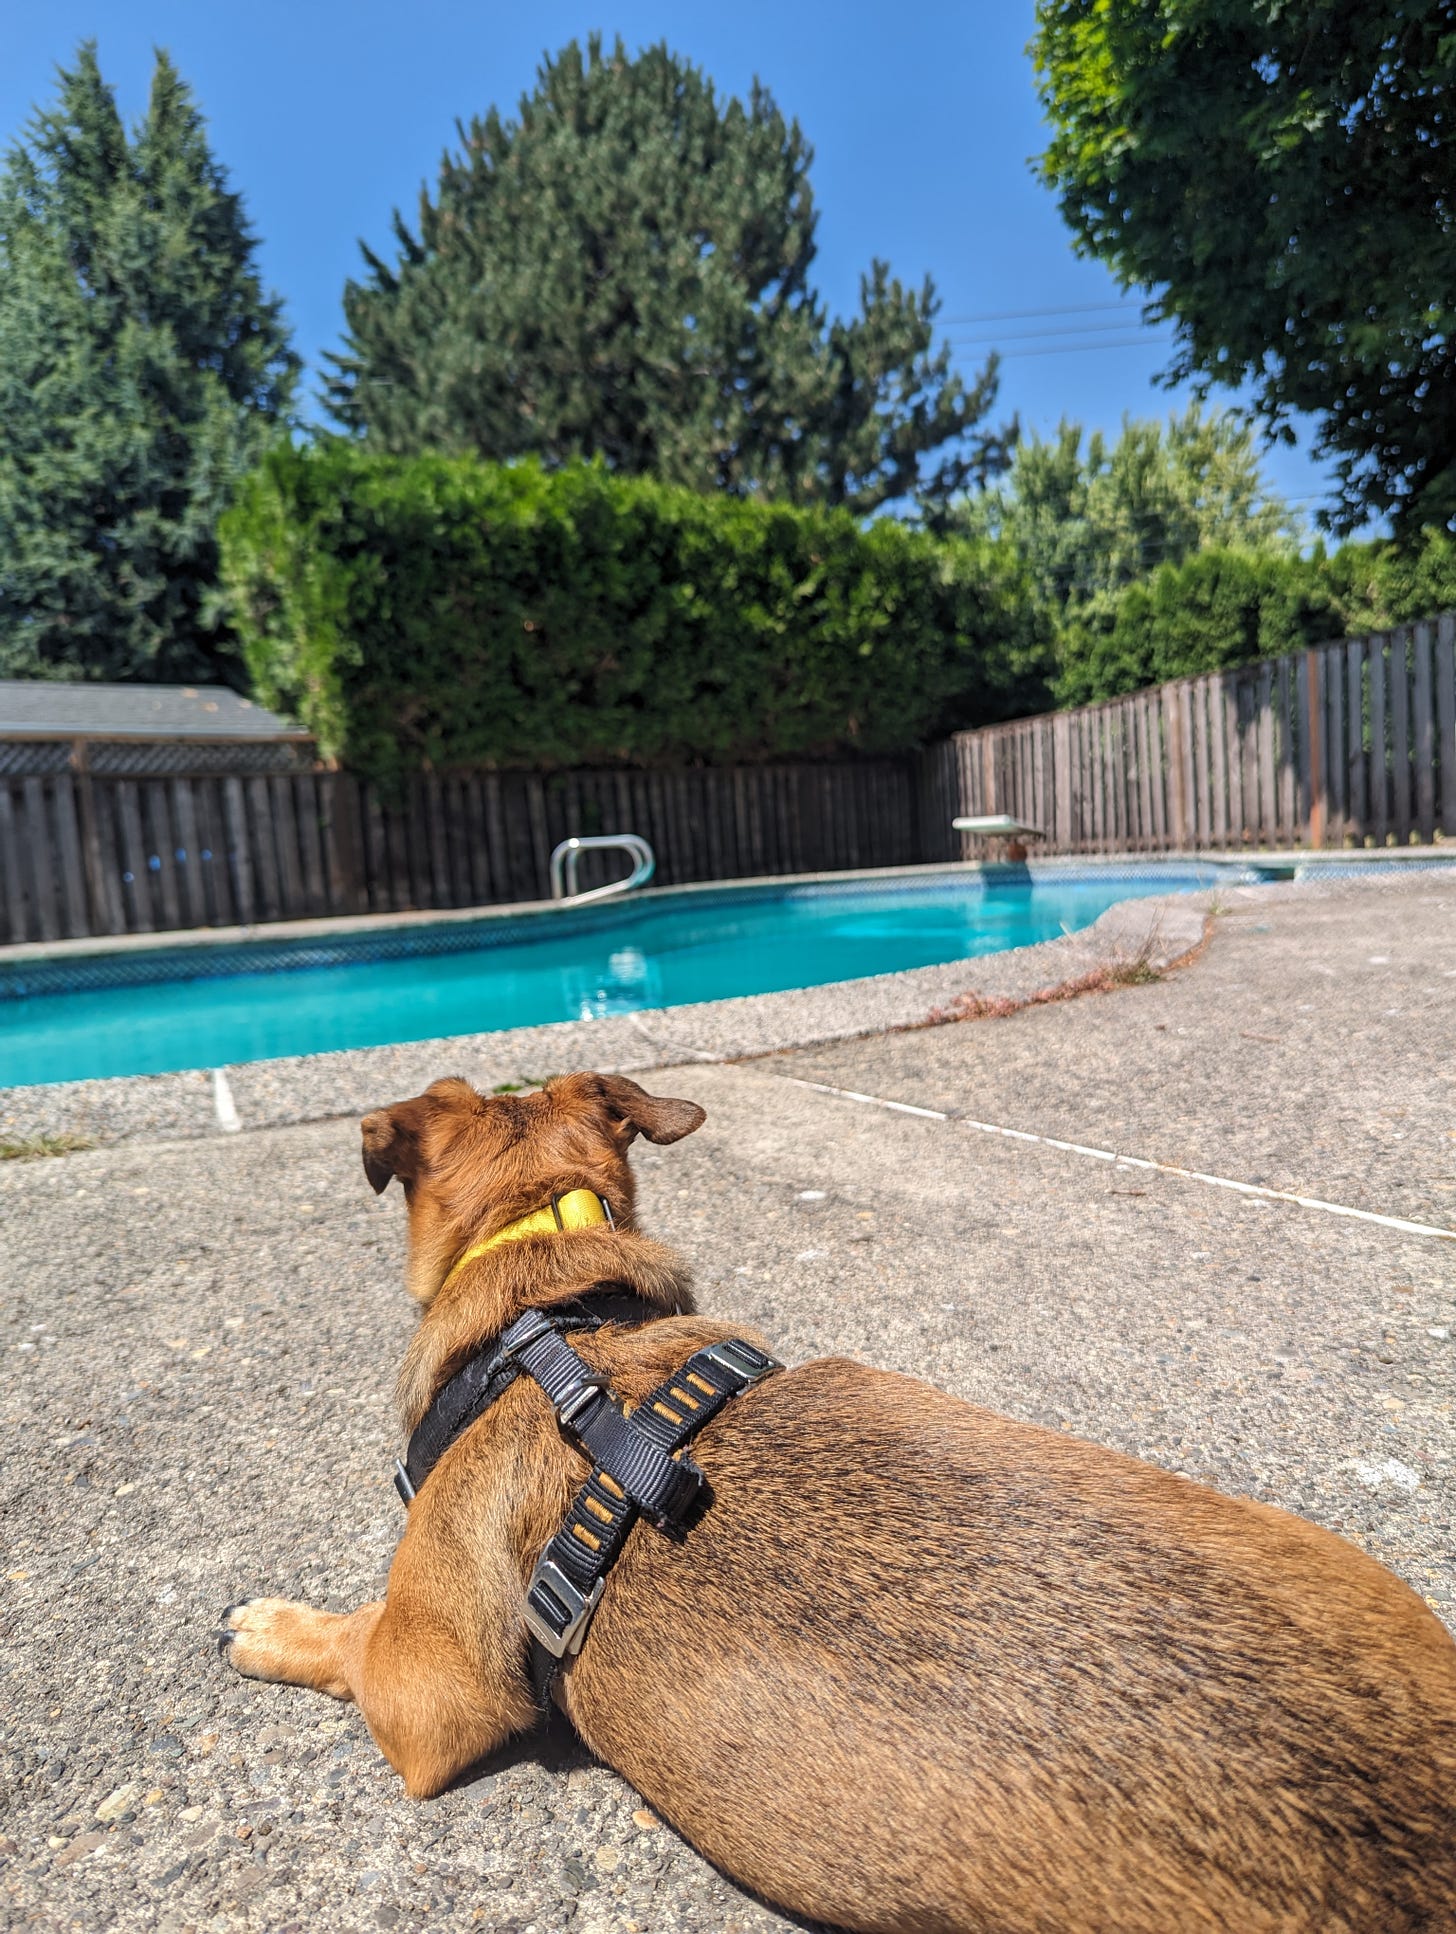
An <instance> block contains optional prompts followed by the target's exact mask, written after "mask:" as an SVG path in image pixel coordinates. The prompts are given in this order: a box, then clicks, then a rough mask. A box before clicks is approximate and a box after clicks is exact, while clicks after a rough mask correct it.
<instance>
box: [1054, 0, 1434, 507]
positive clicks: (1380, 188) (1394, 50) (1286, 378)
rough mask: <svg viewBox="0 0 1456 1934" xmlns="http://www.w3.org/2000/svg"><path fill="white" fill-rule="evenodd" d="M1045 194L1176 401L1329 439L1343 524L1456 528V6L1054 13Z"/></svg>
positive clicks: (1165, 3) (1262, 2)
mask: <svg viewBox="0 0 1456 1934" xmlns="http://www.w3.org/2000/svg"><path fill="white" fill-rule="evenodd" d="M1033 51H1034V54H1035V58H1036V64H1037V71H1038V74H1039V76H1040V84H1041V94H1042V99H1043V102H1044V104H1045V106H1046V108H1047V111H1048V114H1049V116H1050V119H1051V123H1052V129H1053V133H1052V139H1051V142H1050V145H1049V146H1048V148H1047V150H1046V153H1045V155H1044V156H1043V159H1042V167H1043V172H1044V175H1045V178H1046V180H1047V181H1048V182H1049V183H1050V184H1051V186H1052V187H1053V188H1055V189H1056V190H1057V192H1058V194H1059V196H1060V198H1061V206H1062V212H1063V214H1064V215H1065V217H1066V219H1067V221H1068V223H1069V224H1070V225H1071V228H1072V232H1073V234H1074V235H1075V237H1076V239H1077V242H1078V244H1079V246H1080V247H1081V248H1082V250H1083V251H1084V252H1086V253H1087V254H1090V255H1095V256H1098V257H1100V258H1101V259H1102V260H1103V261H1105V262H1107V263H1108V264H1109V265H1110V266H1111V267H1112V268H1113V269H1114V270H1115V271H1116V273H1117V274H1118V276H1119V277H1120V278H1121V280H1122V282H1123V283H1124V284H1125V285H1126V286H1127V287H1130V288H1134V287H1140V288H1143V289H1146V290H1147V291H1148V292H1149V296H1150V305H1149V312H1148V313H1149V314H1150V316H1152V317H1155V318H1161V319H1165V320H1171V321H1172V322H1173V323H1175V325H1176V329H1177V348H1176V352H1175V355H1174V359H1173V362H1172V364H1171V365H1170V368H1169V370H1168V372H1167V373H1168V376H1169V378H1170V379H1172V380H1180V381H1181V380H1184V379H1192V380H1194V381H1196V382H1198V383H1199V384H1201V385H1202V386H1203V387H1204V389H1205V391H1206V389H1207V387H1208V386H1209V385H1211V384H1214V383H1225V384H1231V385H1245V384H1247V385H1249V386H1250V387H1251V389H1252V394H1253V397H1254V401H1255V405H1256V407H1257V409H1258V411H1259V413H1260V414H1261V416H1262V417H1263V419H1264V421H1265V422H1266V424H1268V425H1269V426H1271V427H1272V428H1273V429H1274V430H1275V431H1276V432H1278V433H1280V434H1287V433H1288V423H1289V418H1290V416H1291V414H1292V413H1294V412H1298V411H1309V412H1313V413H1314V414H1315V415H1316V416H1317V417H1318V418H1319V420H1320V424H1321V431H1320V441H1319V451H1320V453H1321V454H1323V455H1326V456H1332V457H1334V458H1335V459H1336V469H1337V474H1338V477H1339V496H1338V501H1337V504H1336V506H1335V508H1334V510H1333V511H1332V512H1331V513H1330V514H1329V516H1328V519H1327V521H1328V522H1329V524H1330V525H1331V526H1332V528H1334V529H1336V530H1346V531H1348V530H1352V529H1355V528H1357V527H1358V526H1359V525H1361V524H1362V523H1364V522H1365V521H1366V520H1367V519H1368V518H1370V517H1371V516H1372V515H1377V516H1389V517H1390V518H1391V519H1393V520H1394V522H1395V524H1396V525H1397V527H1398V528H1416V527H1418V526H1420V525H1422V524H1451V523H1452V522H1453V521H1456V346H1453V332H1452V325H1453V319H1456V144H1453V141H1452V129H1451V93H1452V84H1453V81H1456V20H1453V16H1452V9H1451V6H1450V0H1360V4H1358V5H1347V6H1335V5H1331V4H1329V0H1039V4H1038V7H1037V34H1036V39H1035V41H1034V43H1033Z"/></svg>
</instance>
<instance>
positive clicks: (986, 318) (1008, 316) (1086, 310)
mask: <svg viewBox="0 0 1456 1934" xmlns="http://www.w3.org/2000/svg"><path fill="white" fill-rule="evenodd" d="M1138 306H1139V305H1138V304H1137V303H1135V302H1074V303H1072V304H1070V305H1069V306H1067V307H1065V308H1061V309H990V310H987V311H986V312H985V313H984V314H983V315H974V316H938V317H937V318H936V320H937V321H938V322H939V323H941V324H942V325H944V326H949V325H951V324H955V323H969V322H1039V321H1040V320H1041V318H1042V317H1043V316H1090V315H1097V314H1100V313H1101V312H1102V311H1103V310H1107V309H1122V310H1125V311H1127V312H1129V313H1131V311H1133V310H1135V309H1136V308H1137V307H1138Z"/></svg>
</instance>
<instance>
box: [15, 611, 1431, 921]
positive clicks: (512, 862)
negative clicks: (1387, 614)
mask: <svg viewBox="0 0 1456 1934" xmlns="http://www.w3.org/2000/svg"><path fill="white" fill-rule="evenodd" d="M976 813H1012V814H1014V815H1015V816H1016V817H1017V818H1018V819H1022V820H1024V821H1026V822H1027V823H1028V824H1030V825H1033V826H1037V827H1040V828H1041V829H1042V830H1043V831H1044V832H1045V834H1046V840H1045V844H1044V845H1043V846H1039V847H1038V849H1037V850H1038V851H1046V852H1050V853H1115V852H1143V853H1156V852H1173V851H1193V850H1197V851H1220V850H1227V849H1241V848H1250V847H1270V846H1280V847H1289V846H1343V845H1347V844H1354V845H1357V846H1364V845H1375V846H1384V845H1387V844H1389V843H1391V842H1394V843H1396V844H1400V845H1405V844H1408V843H1409V842H1410V841H1412V840H1422V841H1429V840H1431V839H1434V838H1436V837H1438V836H1441V835H1444V836H1446V837H1448V838H1456V617H1445V618H1441V619H1439V620H1436V621H1433V622H1431V623H1429V624H1418V625H1412V626H1407V627H1404V628H1402V629H1400V630H1396V631H1391V632H1385V633H1379V634H1376V635H1374V636H1371V637H1367V638H1353V639H1350V640H1348V641H1345V642H1342V643H1340V644H1334V645H1323V646H1320V647H1319V648H1317V649H1316V650H1312V651H1307V652H1298V653H1294V654H1291V655H1289V656H1287V657H1283V658H1274V659H1268V660H1265V661H1264V662H1262V663H1260V664H1255V665H1249V666H1245V667H1243V668H1242V669H1240V670H1238V671H1231V672H1222V673H1213V674H1210V675H1209V676H1207V677H1204V678H1185V679H1178V680H1176V681H1175V682H1174V683H1172V684H1170V685H1164V686H1160V687H1158V688H1156V689H1154V690H1152V691H1147V692H1138V693H1135V694H1134V695H1133V696H1131V697H1129V698H1121V699H1114V700H1112V701H1111V702H1110V703H1108V704H1105V705H1091V706H1086V707H1084V708H1083V709H1082V710H1080V711H1075V712H1057V713H1050V714H1047V715H1045V716H1043V717H1040V718H1031V719H1017V720H1015V721H1013V722H1012V723H1011V724H1008V725H996V726H988V727H986V728H984V729H983V730H981V731H977V732H962V733H959V734H957V735H956V737H955V738H953V739H950V740H948V741H947V742H946V743H945V744H943V745H939V746H936V747H933V748H932V749H931V750H930V751H928V752H926V753H924V754H923V755H922V756H921V757H920V758H919V759H918V760H910V759H905V760H876V761H870V760H860V761H854V762H849V761H844V762H840V763H835V764H824V765H798V766H743V767H737V768H732V769H711V768H705V769H701V770H695V771H686V772H662V773H655V772H621V773H603V772H570V773H561V774H558V775H555V776H552V777H541V776H539V775H536V774H529V773H496V774H484V775H480V776H475V777H464V778H444V779H440V778H423V779H419V780H416V781H415V782H414V784H413V786H412V788H411V789H410V792H409V794H408V797H407V798H405V799H403V800H389V799H387V798H385V797H384V796H383V795H381V794H380V793H379V792H378V791H377V790H375V789H374V788H373V787H371V786H368V785H366V784H363V783H362V782H360V781H359V780H356V779H353V778H351V777H349V776H348V775H347V774H344V773H332V772H274V773H268V774H259V775H252V776H249V775H243V774H230V775H219V774H213V775H208V776H199V775H196V774H172V775H158V776H153V777H132V778H123V777H118V776H115V775H111V774H102V773H99V772H96V771H94V770H88V769H86V765H85V763H84V762H80V763H79V765H73V768H72V769H68V770H65V771H51V772H31V773H29V774H24V775H12V776H10V777H5V776H3V775H0V944H5V943H13V942H19V941H41V942H45V941H54V940H63V939H68V938H73V937H80V936H83V935H93V934H123V933H151V932H162V931H169V930H172V929H177V928H184V927H200V926H232V925H251V924H253V923H255V922H260V921H272V920H288V919H306V918H310V917H317V916H328V915H336V914H361V913H394V912H403V911H406V910H410V909H420V910H430V909H437V908H438V909H444V908H449V907H468V906H487V905H490V904H492V903H496V904H499V903H501V902H505V901H512V900H534V899H541V898H544V897H545V896H546V894H547V893H548V891H549V884H548V878H547V863H548V860H549V857H550V853H551V849H552V847H553V846H554V845H555V844H556V843H557V841H558V840H562V839H565V838H567V837H568V836H569V835H571V834H573V833H577V834H582V833H616V832H635V833H641V834H644V835H645V836H646V837H647V839H649V840H650V841H651V842H652V845H653V847H654V849H655V851H656V853H657V863H658V864H657V878H658V880H659V881H661V882H662V883H663V884H664V885H669V886H670V885H674V884H676V883H679V882H681V881H686V880H720V879H734V878H742V877H744V876H746V875H753V874H765V873H799V872H817V871H821V870H832V869H840V868H849V867H856V866H867V867H873V866H901V865H907V864H911V863H913V862H915V861H917V860H940V859H952V858H962V857H971V856H973V855H974V854H976V853H977V852H979V851H981V850H982V849H983V845H984V842H980V841H977V840H975V839H974V838H971V837H964V838H963V837H962V836H960V835H957V834H954V833H952V831H951V827H950V822H951V820H952V819H953V818H955V817H956V816H957V815H960V814H976ZM616 864H617V859H616V856H613V857H612V858H611V859H606V858H604V857H602V856H598V855H595V854H592V855H587V856H586V858H585V860H584V863H583V866H582V877H581V884H582V885H583V886H587V885H591V884H593V883H596V882H599V881H600V880H602V879H604V878H606V877H607V871H608V869H609V868H610V867H612V866H614V865H616Z"/></svg>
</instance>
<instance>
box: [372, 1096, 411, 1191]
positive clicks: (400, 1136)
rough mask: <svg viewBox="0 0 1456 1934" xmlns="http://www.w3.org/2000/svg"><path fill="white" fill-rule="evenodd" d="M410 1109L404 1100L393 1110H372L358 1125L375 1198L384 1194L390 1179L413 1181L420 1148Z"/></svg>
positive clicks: (409, 1105)
mask: <svg viewBox="0 0 1456 1934" xmlns="http://www.w3.org/2000/svg"><path fill="white" fill-rule="evenodd" d="M410 1107H411V1104H410V1103H409V1102H407V1101H406V1102H401V1103H399V1104H397V1105H396V1106H395V1107H393V1108H375V1109H373V1110H371V1112H370V1113H369V1114H367V1115H366V1116H365V1117H364V1119H363V1121H362V1122H360V1124H359V1127H360V1131H361V1133H362V1135H363V1140H364V1173H365V1175H367V1176H368V1178H369V1186H370V1188H371V1189H373V1191H374V1193H375V1194H376V1195H383V1193H384V1191H385V1190H386V1189H387V1188H388V1187H389V1184H390V1179H391V1177H393V1176H396V1175H397V1176H398V1177H399V1179H400V1180H401V1182H409V1181H412V1180H413V1179H414V1176H415V1171H416V1168H417V1167H418V1164H419V1154H420V1147H419V1140H418V1137H417V1136H416V1134H415V1125H414V1123H413V1121H411V1119H410V1115H409V1110H410Z"/></svg>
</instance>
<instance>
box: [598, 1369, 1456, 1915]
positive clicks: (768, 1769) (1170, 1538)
mask: <svg viewBox="0 0 1456 1934" xmlns="http://www.w3.org/2000/svg"><path fill="white" fill-rule="evenodd" d="M695 1454H696V1455H698V1456H699V1458H700V1461H701V1462H702V1464H703V1465H704V1467H705V1469H706V1470H707V1471H708V1474H709V1477H710V1479H711V1481H712V1483H713V1486H714V1492H715V1499H714V1502H713V1504H712V1507H711V1509H710V1510H709V1511H708V1512H707V1514H706V1515H705V1517H704V1518H703V1520H702V1522H701V1523H700V1524H699V1525H698V1526H697V1527H696V1528H695V1529H694V1530H693V1532H692V1533H691V1535H690V1536H689V1537H688V1538H687V1540H686V1542H684V1543H683V1544H681V1545H674V1544H672V1543H670V1542H669V1541H668V1540H666V1539H664V1538H662V1537H659V1536H656V1535H655V1534H654V1533H652V1532H651V1531H650V1530H648V1529H646V1528H641V1529H639V1530H638V1531H637V1532H635V1533H634V1534H633V1536H632V1538H631V1539H630V1540H629V1543H628V1549H627V1551H626V1553H625V1555H624V1557H623V1559H622V1561H621V1564H620V1565H619V1567H618V1571H617V1574H616V1575H615V1576H614V1578H613V1580H612V1583H611V1585H610V1586H609V1589H608V1592H607V1596H606V1598H605V1599H604V1601H603V1604H602V1607H601V1609H600V1611H599V1612H598V1615H597V1618H596V1621H595V1624H594V1625H593V1628H592V1631H591V1635H590V1637H589V1639H588V1642H587V1645H586V1647H585V1650H584V1651H583V1653H582V1655H581V1657H580V1658H579V1659H578V1660H577V1661H576V1662H575V1664H574V1665H573V1667H572V1670H571V1672H570V1674H569V1675H568V1678H567V1681H566V1686H565V1695H564V1696H565V1700H566V1703H567V1707H568V1710H569V1712H570V1714H571V1716H572V1718H573V1719H574V1720H575V1722H576V1723H577V1725H578V1726H579V1728H580V1730H581V1732H582V1734H583V1736H584V1737H585V1739H586V1740H587V1742H588V1743H589V1744H590V1745H591V1746H592V1747H593V1748H594V1749H595V1750H596V1751H597V1752H599V1753H600V1754H601V1755H602V1756H603V1757H604V1758H605V1759H607V1760H609V1761H610V1762H611V1763H612V1764H613V1765H615V1766H617V1767H618V1768H619V1769H620V1770H621V1771H622V1772H623V1773H624V1774H626V1775H627V1777H628V1778H629V1779H631V1780H632V1781H633V1782H634V1784H635V1785H637V1786H638V1787H639V1789H640V1790H641V1791H642V1792H643V1793H644V1794H646V1795H647V1797H648V1798H649V1799H651V1800H653V1801H654V1803H656V1804H658V1805H659V1806H660V1807H661V1808H662V1810H663V1811H664V1812H666V1814H667V1815H668V1817H670V1818H671V1819H672V1820H673V1821H674V1823H675V1824H677V1825H678V1826H680V1827H681V1828H682V1829H683V1830H684V1831H685V1832H686V1833H687V1834H688V1836H689V1837H690V1838H691V1839H692V1840H693V1842H694V1843H695V1844H696V1845H697V1846H698V1847H699V1848H701V1849H702V1850H703V1851H704V1852H705V1853H706V1854H708V1855H709V1857H710V1858H712V1859H714V1860H716V1861H717V1862H719V1864H721V1865H722V1866H723V1867H724V1868H725V1869H726V1870H728V1871H729V1872H731V1873H732V1874H734V1875H735V1877H737V1878H738V1879H739V1880H741V1881H744V1882H746V1883H747V1884H748V1885H750V1886H754V1887H756V1888H758V1889H759V1890H760V1891H762V1892H763V1893H764V1894H766V1895H767V1896H769V1897H771V1898H773V1899H776V1900H779V1901H792V1902H793V1903H794V1904H795V1905H796V1906H797V1907H798V1908H799V1909H800V1911H802V1912H805V1913H807V1914H810V1915H812V1916H816V1917H819V1918H822V1919H824V1920H828V1921H833V1922H837V1923H841V1924H843V1925H846V1926H850V1927H855V1928H863V1929H885V1930H891V1929H893V1930H896V1934H901V1931H902V1930H921V1929H924V1930H932V1929H934V1930H939V1929H975V1930H982V1931H983V1934H993V1931H994V1934H1032V1930H1036V1934H1092V1930H1098V1931H1099V1934H1173V1931H1174V1930H1179V1931H1180V1934H1181V1930H1185V1929H1186V1930H1198V1929H1215V1928H1217V1929H1227V1930H1238V1934H1258V1931H1259V1930H1264V1929H1269V1930H1273V1929H1279V1930H1281V1934H1294V1931H1295V1930H1307V1934H1315V1930H1318V1931H1319V1934H1355V1931H1356V1930H1359V1934H1404V1931H1406V1930H1415V1929H1423V1930H1429V1931H1430V1934H1434V1930H1437V1929H1446V1928H1450V1927H1453V1926H1456V1908H1453V1905H1452V1903H1453V1900H1456V1646H1453V1644H1452V1642H1451V1640H1450V1638H1449V1636H1448V1635H1447V1634H1446V1632H1445V1630H1444V1628H1443V1627H1441V1626H1440V1625H1439V1624H1438V1622H1437V1621H1436V1619H1435V1618H1434V1617H1433V1616H1432V1615H1431V1614H1430V1613H1429V1612H1428V1611H1427V1609H1426V1608H1425V1606H1424V1605H1423V1604H1422V1603H1421V1602H1420V1600H1419V1599H1418V1598H1416V1596H1415V1595H1414V1594H1413V1593H1411V1592H1409V1591H1408V1590H1406V1588H1405V1587H1404V1586H1403V1585H1401V1584H1400V1583H1399V1582H1398V1581H1397V1580H1396V1579H1395V1578H1393V1577H1392V1576H1391V1574H1390V1573H1389V1572H1387V1571H1385V1570H1384V1569H1383V1568H1382V1567H1380V1566H1379V1565H1377V1564H1375V1563H1374V1562H1373V1561H1372V1560H1370V1559H1367V1558H1365V1557H1364V1556H1363V1555H1362V1554H1361V1553H1359V1552H1358V1551H1356V1550H1355V1549H1354V1548H1353V1547H1352V1546H1350V1545H1348V1544H1346V1543H1344V1542H1343V1541H1341V1540H1340V1539H1338V1538H1336V1537H1334V1536H1332V1535H1331V1534H1329V1533H1327V1532H1324V1531H1322V1530H1319V1529H1318V1528H1316V1527H1314V1526H1312V1525H1309V1524H1306V1523H1305V1522H1304V1521H1303V1520H1301V1519H1298V1518H1295V1517H1291V1516H1288V1515H1287V1514H1285V1513H1283V1512H1280V1511H1275V1510H1271V1509H1268V1508H1266V1507H1263V1506H1258V1505H1252V1504H1247V1503H1240V1502H1237V1501H1234V1500H1231V1499H1228V1498H1224V1497H1222V1496H1220V1495H1219V1494H1218V1493H1216V1492H1213V1491H1211V1490H1207V1489H1205V1488H1203V1487H1202V1486H1198V1485H1193V1484H1189V1483H1187V1482H1186V1481H1185V1480H1182V1479H1179V1478H1175V1477H1172V1476H1170V1475H1168V1474H1167V1473H1165V1472H1161V1471H1158V1470H1156V1469H1154V1468H1153V1467H1151V1466H1149V1465H1146V1464H1142V1463H1139V1462H1136V1461H1135V1460H1133V1459H1130V1458H1125V1457H1121V1456H1118V1455H1117V1454H1115V1453H1113V1452H1110V1451H1101V1450H1097V1449H1095V1448H1093V1447H1092V1446H1089V1445H1087V1444H1085V1443H1081V1442H1078V1441H1076V1440H1074V1439H1069V1438H1063V1437H1060V1436H1058V1435H1057V1434H1056V1433H1054V1432H1050V1431H1045V1430H1039V1429H1036V1428H1034V1427H1031V1426H1027V1425H1022V1424H1017V1423H1013V1422H1010V1421H1008V1420H1007V1419H1005V1418H1002V1417H998V1416H995V1415H993V1414H992V1413H990V1412H987V1411H983V1410H979V1409H974V1408H972V1407H970V1406H968V1405H965V1404H962V1403H958V1402H956V1401H954V1400H953V1399H951V1398H949V1397H946V1396H944V1395H942V1394H940V1393H939V1392H936V1391H934V1390H932V1389H930V1388H929V1387H928V1386H926V1385H924V1384H921V1383H918V1382H915V1381H913V1380H911V1379H908V1378H903V1377H896V1376H890V1375H886V1374H884V1373H882V1372H877V1371H872V1370H868V1369H864V1368H862V1367H860V1366H858V1365H855V1364H850V1363H845V1362H839V1361H831V1362H820V1363H815V1364H810V1365H807V1366H805V1367H804V1368H802V1369H799V1370H796V1371H793V1372H790V1373H787V1374H785V1375H783V1376H780V1377H776V1378H774V1379H773V1380H772V1381H770V1382H769V1383H768V1384H766V1385H764V1386H763V1387H762V1388H761V1389H760V1390H758V1391H757V1392H755V1393H754V1394H753V1395H752V1396H751V1397H749V1398H747V1399H745V1400H743V1401H742V1402H741V1403H739V1404H737V1405H733V1406H730V1407H729V1409H728V1410H727V1411H726V1412H725V1413H724V1414H723V1415H722V1416H721V1417H720V1418H719V1419H718V1420H716V1421H715V1422H714V1423H713V1424H712V1425H711V1426H709V1428H708V1429H707V1430H705V1431H704V1433H703V1435H702V1438H701V1440H700V1444H699V1446H698V1447H697V1450H696V1453H695Z"/></svg>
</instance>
